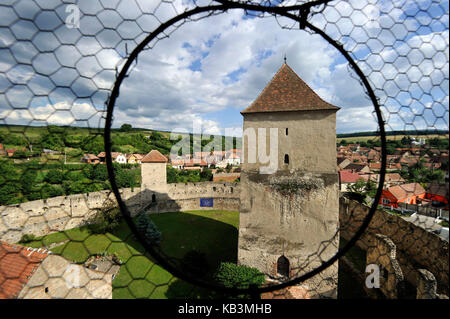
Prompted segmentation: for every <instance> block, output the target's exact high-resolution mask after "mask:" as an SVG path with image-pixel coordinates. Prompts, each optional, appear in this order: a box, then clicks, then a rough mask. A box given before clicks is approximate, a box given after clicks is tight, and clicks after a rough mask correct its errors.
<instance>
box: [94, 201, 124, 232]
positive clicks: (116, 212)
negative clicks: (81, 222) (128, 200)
mask: <svg viewBox="0 0 450 319" xmlns="http://www.w3.org/2000/svg"><path fill="white" fill-rule="evenodd" d="M121 219H122V213H121V212H120V209H119V207H117V206H116V205H115V204H114V203H108V204H106V205H105V206H104V207H103V208H102V209H101V210H100V211H99V212H98V213H97V214H95V215H94V216H93V217H92V218H91V219H90V220H89V229H90V230H91V232H93V233H95V234H105V233H107V232H111V231H113V230H115V229H116V228H117V227H118V226H119V224H120V220H121Z"/></svg>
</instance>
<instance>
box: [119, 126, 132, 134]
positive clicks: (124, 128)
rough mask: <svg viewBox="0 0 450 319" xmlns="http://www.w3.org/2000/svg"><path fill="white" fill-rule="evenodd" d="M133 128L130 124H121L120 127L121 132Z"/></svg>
mask: <svg viewBox="0 0 450 319" xmlns="http://www.w3.org/2000/svg"><path fill="white" fill-rule="evenodd" d="M132 129H133V127H132V126H131V125H130V124H122V126H121V127H120V131H121V132H130V131H131V130H132Z"/></svg>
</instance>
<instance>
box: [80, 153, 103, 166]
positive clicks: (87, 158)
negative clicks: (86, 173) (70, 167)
mask: <svg viewBox="0 0 450 319" xmlns="http://www.w3.org/2000/svg"><path fill="white" fill-rule="evenodd" d="M81 161H82V162H83V163H87V164H98V163H100V158H98V157H97V156H95V155H94V154H84V156H83V157H82V158H81Z"/></svg>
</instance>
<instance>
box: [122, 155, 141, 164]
mask: <svg viewBox="0 0 450 319" xmlns="http://www.w3.org/2000/svg"><path fill="white" fill-rule="evenodd" d="M126 158H127V163H128V164H141V161H142V159H143V158H144V155H142V154H128V155H127V156H126Z"/></svg>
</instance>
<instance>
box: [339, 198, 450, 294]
mask: <svg viewBox="0 0 450 319" xmlns="http://www.w3.org/2000/svg"><path fill="white" fill-rule="evenodd" d="M369 210H370V207H368V206H365V205H362V204H360V203H358V202H356V201H353V200H348V199H346V198H341V199H340V208H339V212H340V214H339V215H340V216H339V218H340V225H341V226H340V227H341V229H340V232H341V235H342V236H343V237H344V238H345V239H347V240H349V239H350V238H352V237H353V236H354V234H355V232H356V231H357V230H358V229H359V228H360V226H361V224H362V223H363V220H364V218H365V217H366V216H367V214H368V213H369ZM377 234H382V235H385V236H387V237H389V238H390V239H391V240H392V242H393V243H394V244H395V246H396V247H397V251H396V259H397V261H398V263H399V265H400V267H401V269H402V272H403V275H404V278H405V279H406V280H407V281H408V282H409V283H411V284H412V285H414V286H416V285H417V270H418V269H427V270H428V271H430V272H431V273H433V275H434V276H435V277H436V280H437V283H438V287H437V289H438V292H439V293H444V294H446V295H448V292H449V250H448V249H449V247H448V242H447V241H445V240H444V239H442V238H441V237H439V236H438V235H436V234H433V233H432V232H429V231H426V230H425V229H423V228H421V227H419V226H416V225H414V224H412V223H410V222H408V221H406V220H404V219H403V218H402V217H400V216H396V215H393V214H390V213H387V212H385V211H382V210H377V211H376V212H375V214H374V216H373V218H372V220H371V221H370V223H369V226H368V228H367V229H366V231H365V232H364V233H363V235H362V236H361V238H360V240H358V241H357V245H358V246H359V247H360V248H362V249H364V250H367V249H368V248H369V247H374V246H376V235H377Z"/></svg>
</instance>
